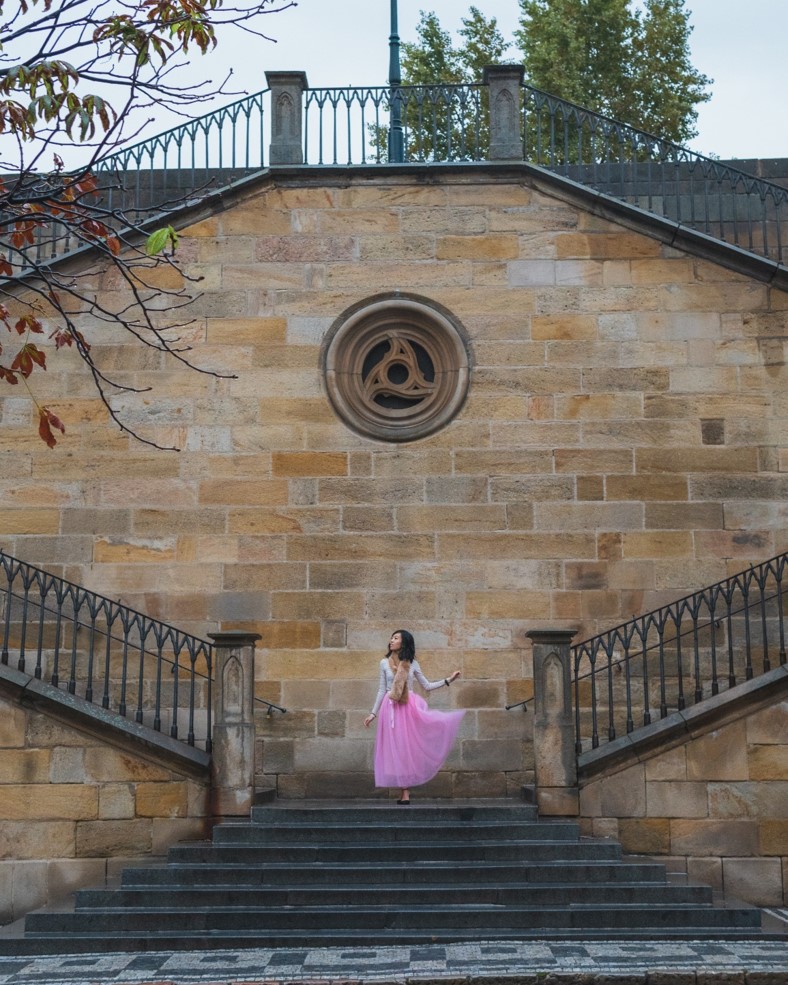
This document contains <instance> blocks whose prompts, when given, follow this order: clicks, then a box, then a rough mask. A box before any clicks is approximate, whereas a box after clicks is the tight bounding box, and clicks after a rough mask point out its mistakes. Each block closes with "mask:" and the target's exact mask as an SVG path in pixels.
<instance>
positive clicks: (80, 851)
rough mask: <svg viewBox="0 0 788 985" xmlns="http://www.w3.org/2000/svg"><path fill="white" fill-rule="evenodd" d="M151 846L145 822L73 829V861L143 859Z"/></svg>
mask: <svg viewBox="0 0 788 985" xmlns="http://www.w3.org/2000/svg"><path fill="white" fill-rule="evenodd" d="M151 845H152V827H151V821H150V819H148V818H144V819H138V820H129V821H125V820H124V821H84V822H82V823H80V824H78V825H77V833H76V854H77V858H101V857H103V856H112V855H147V854H149V853H150V850H151Z"/></svg>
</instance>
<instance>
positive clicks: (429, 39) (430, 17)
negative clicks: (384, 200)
mask: <svg viewBox="0 0 788 985" xmlns="http://www.w3.org/2000/svg"><path fill="white" fill-rule="evenodd" d="M416 33H417V34H418V37H419V41H418V42H417V43H410V44H409V43H405V44H403V45H402V74H403V80H404V81H405V84H406V85H409V86H425V87H431V88H430V89H429V90H428V91H425V92H421V93H406V95H405V100H404V122H405V124H406V126H407V127H408V128H409V130H410V134H411V140H410V142H409V147H408V152H409V156H410V157H411V158H416V159H427V160H429V159H430V157H431V156H432V155H433V154H434V153H435V152H436V151H439V152H440V153H441V155H442V156H445V157H449V158H454V159H462V158H467V157H470V156H472V155H473V153H474V151H475V150H476V149H479V148H483V147H484V146H485V145H486V144H487V143H488V142H489V114H488V111H487V107H486V105H484V103H483V102H481V100H482V95H481V94H480V93H478V92H477V93H475V94H474V93H472V92H469V91H468V90H466V91H464V92H463V91H453V90H451V89H449V88H447V87H448V86H459V85H466V86H467V85H472V84H473V83H479V82H481V81H482V72H483V70H484V66H485V65H493V64H495V63H497V62H500V61H501V59H502V57H503V55H504V53H505V52H506V50H507V48H508V47H509V45H508V44H507V42H506V40H505V39H504V37H503V35H502V34H501V32H500V31H499V29H498V22H497V20H496V18H495V17H491V18H489V19H487V18H486V17H485V16H484V15H483V14H482V12H481V11H480V10H479V8H478V7H471V8H470V10H469V12H468V16H467V17H464V18H462V27H461V28H460V31H459V35H460V38H461V39H462V41H461V43H460V44H459V45H455V44H454V42H453V40H452V37H451V35H450V34H449V33H448V32H447V31H444V30H443V29H442V28H441V25H440V22H439V20H438V18H437V17H436V15H435V14H434V13H425V12H424V11H422V13H421V20H420V21H419V24H418V27H417V28H416ZM477 100H478V101H477Z"/></svg>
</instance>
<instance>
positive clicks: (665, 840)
mask: <svg viewBox="0 0 788 985" xmlns="http://www.w3.org/2000/svg"><path fill="white" fill-rule="evenodd" d="M618 837H619V838H620V840H621V847H622V849H623V850H624V851H625V852H629V853H630V854H632V855H667V854H669V852H670V822H669V821H668V820H666V819H665V818H638V819H635V820H628V819H626V818H619V821H618Z"/></svg>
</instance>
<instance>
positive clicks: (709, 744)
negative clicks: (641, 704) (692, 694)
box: [579, 667, 788, 906]
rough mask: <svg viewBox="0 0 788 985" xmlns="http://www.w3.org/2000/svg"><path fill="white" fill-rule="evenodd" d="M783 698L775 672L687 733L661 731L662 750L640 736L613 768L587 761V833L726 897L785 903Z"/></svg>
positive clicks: (712, 704)
mask: <svg viewBox="0 0 788 985" xmlns="http://www.w3.org/2000/svg"><path fill="white" fill-rule="evenodd" d="M737 692H738V693H737ZM787 693H788V673H787V672H786V668H785V667H779V668H777V669H776V670H775V671H772V672H771V673H770V674H767V675H764V677H763V678H760V679H757V680H753V681H748V682H746V683H745V684H742V685H740V686H739V687H738V688H734V689H733V690H732V691H731V692H726V693H724V694H722V695H719V696H718V697H717V698H715V699H712V700H709V701H708V702H704V703H703V704H702V705H699V706H697V707H695V708H694V709H689V710H688V711H687V712H685V713H684V714H685V715H686V716H687V720H688V721H687V722H685V723H684V726H683V728H682V729H681V731H680V732H677V731H676V730H675V728H674V729H669V728H668V729H663V731H662V736H661V738H662V740H663V741H662V742H661V743H660V741H658V737H657V736H655V735H653V734H652V735H646V736H645V737H644V739H643V741H642V742H641V743H640V744H638V741H637V735H638V733H637V732H635V733H633V735H632V736H630V737H629V741H628V743H627V745H628V749H627V751H626V754H625V753H624V750H623V747H622V746H621V745H620V744H619V748H618V749H611V750H610V756H609V758H608V761H607V764H605V759H604V751H603V748H600V749H599V750H595V752H594V754H593V756H591V755H587V754H584V755H583V756H582V757H581V769H580V780H579V783H580V816H581V823H582V825H583V828H584V830H585V831H586V832H587V833H589V834H594V835H601V836H606V837H614V838H617V839H619V840H620V841H621V844H622V847H623V849H624V851H625V852H628V853H630V854H633V855H655V856H659V857H660V858H661V859H670V860H671V867H672V868H673V869H674V870H675V871H680V872H684V873H686V874H687V875H688V876H689V877H690V878H691V879H696V880H698V881H701V882H707V883H709V884H711V885H712V886H714V887H715V888H716V889H717V890H718V891H719V892H720V893H723V894H724V895H725V896H727V897H729V898H732V899H744V900H747V901H748V902H752V903H755V904H758V905H761V906H783V905H785V902H786V900H787V899H788V884H787V883H786V874H788V700H786V694H787ZM707 706H708V707H707ZM693 712H694V714H693ZM666 722H667V720H666ZM662 724H665V723H662ZM642 731H644V732H647V731H648V729H645V730H642ZM610 745H611V746H612V745H615V744H614V743H611V744H610Z"/></svg>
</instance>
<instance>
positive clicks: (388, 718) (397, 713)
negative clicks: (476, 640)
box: [364, 629, 465, 805]
mask: <svg viewBox="0 0 788 985" xmlns="http://www.w3.org/2000/svg"><path fill="white" fill-rule="evenodd" d="M459 676H460V672H459V670H455V671H454V673H453V674H450V675H449V677H444V679H443V680H442V681H428V680H427V678H426V677H425V676H424V674H423V673H422V672H421V667H419V663H418V661H417V660H416V644H415V642H414V640H413V637H412V636H411V634H410V633H409V632H408V631H407V630H406V629H398V630H397V631H396V632H395V633H393V634H392V636H391V640H390V641H389V649H388V653H387V654H386V656H385V657H384V658H383V659H382V660H381V661H380V684H379V687H378V694H377V697H376V698H375V704H374V705H373V707H372V711H371V712H370V713H369V714H368V715H367V717H366V718H365V719H364V725H365V727H366V728H369V726H370V725H371V724H372V722H373V721H374V720H375V719H376V718H377V717H378V713H379V712H380V711H381V707H382V709H383V711H382V714H381V717H380V721H379V722H378V728H377V733H376V735H375V786H376V787H399V788H400V790H401V793H400V797H399V800H398V801H397V803H398V804H403V805H407V804H410V788H411V787H417V786H419V785H420V784H422V783H426V782H427V780H431V779H432V778H433V776H435V774H436V773H437V772H438V770H439V769H440V768H441V766H443V763H444V760H445V759H446V757H447V756H448V755H449V751H450V750H451V747H452V745H453V743H454V739H455V738H456V736H457V731H458V730H459V727H460V722H461V721H462V716H463V715H464V714H465V712H464V711H448V712H445V711H430V709H429V708H428V707H427V702H426V701H425V700H424V698H422V697H420V696H419V695H417V694H414V693H413V690H412V688H413V682H414V681H418V682H419V684H421V686H422V687H423V688H424V690H425V691H434V690H435V689H436V688H438V687H449V685H450V684H451V682H452V681H456V680H457V678H458V677H459Z"/></svg>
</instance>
